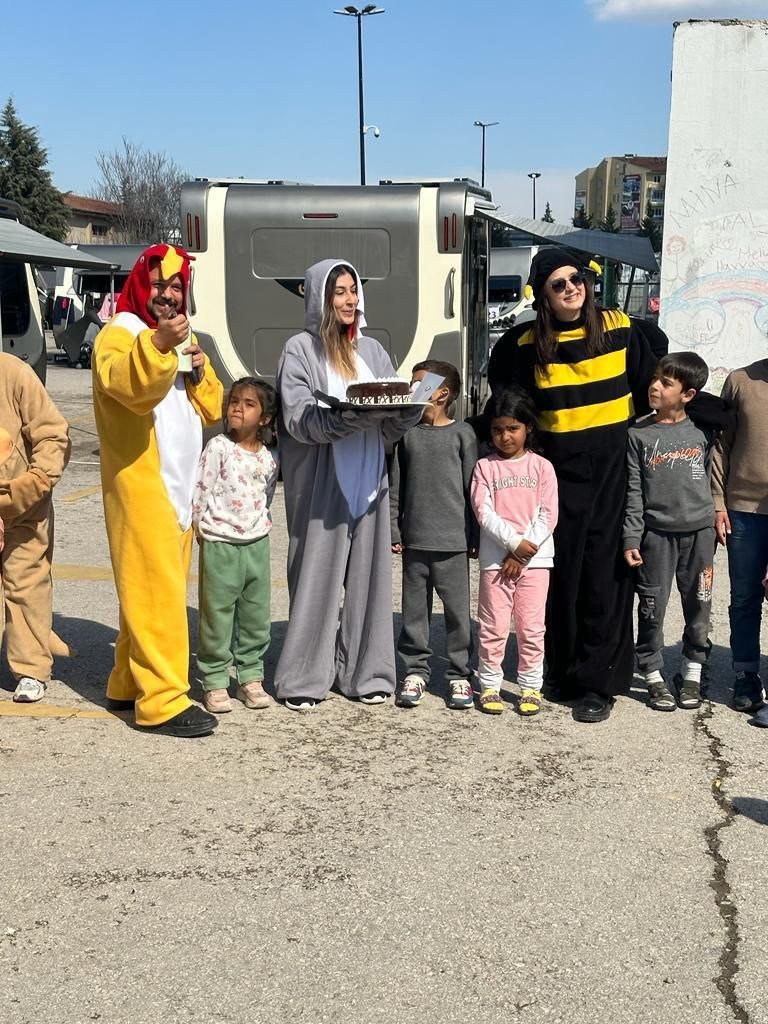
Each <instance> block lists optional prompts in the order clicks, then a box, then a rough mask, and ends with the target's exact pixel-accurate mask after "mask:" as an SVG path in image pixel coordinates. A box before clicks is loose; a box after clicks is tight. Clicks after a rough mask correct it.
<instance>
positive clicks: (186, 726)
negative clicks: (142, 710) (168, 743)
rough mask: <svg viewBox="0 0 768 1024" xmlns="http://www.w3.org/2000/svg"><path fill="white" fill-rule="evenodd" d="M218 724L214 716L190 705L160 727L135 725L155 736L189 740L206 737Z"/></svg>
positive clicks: (194, 705)
mask: <svg viewBox="0 0 768 1024" xmlns="http://www.w3.org/2000/svg"><path fill="white" fill-rule="evenodd" d="M218 724H219V720H218V718H216V716H215V715H209V714H208V712H207V711H203V709H202V708H199V707H198V706H197V705H196V704H192V705H190V706H189V707H188V708H185V709H184V711H180V712H179V713H178V715H174V716H173V718H169V719H168V721H167V722H162V723H161V724H160V725H137V726H136V728H137V729H140V730H141V732H152V733H155V734H156V735H157V736H181V737H188V738H191V737H193V736H208V735H209V733H212V732H213V730H214V729H215V728H216V726H217V725H218Z"/></svg>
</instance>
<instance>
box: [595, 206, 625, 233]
mask: <svg viewBox="0 0 768 1024" xmlns="http://www.w3.org/2000/svg"><path fill="white" fill-rule="evenodd" d="M597 226H598V228H599V229H600V230H601V231H609V232H610V233H611V234H613V235H615V234H616V233H617V232H618V231H620V230H621V229H620V227H619V224H618V222H617V220H616V211H615V210H614V208H613V203H609V204H608V209H607V210H606V211H605V216H604V217H603V219H602V220H601V221H599V222H598V225H597Z"/></svg>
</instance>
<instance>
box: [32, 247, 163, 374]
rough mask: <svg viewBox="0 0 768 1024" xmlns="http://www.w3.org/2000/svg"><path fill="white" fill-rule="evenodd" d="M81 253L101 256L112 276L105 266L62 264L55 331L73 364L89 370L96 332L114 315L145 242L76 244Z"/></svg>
mask: <svg viewBox="0 0 768 1024" xmlns="http://www.w3.org/2000/svg"><path fill="white" fill-rule="evenodd" d="M72 249H74V250H76V251H77V252H80V253H86V254H88V255H91V256H97V257H98V258H99V259H101V260H105V261H106V263H108V264H111V265H112V267H113V276H112V277H111V276H110V274H109V273H108V272H105V268H101V267H99V268H79V269H77V268H72V267H60V268H59V270H58V273H57V279H56V288H55V291H54V298H53V310H52V330H53V337H54V340H55V342H56V344H57V346H58V347H59V348H60V349H62V350H63V351H64V353H65V354H66V356H67V359H68V360H69V363H70V365H72V366H80V367H83V368H84V369H88V368H89V367H90V365H91V353H92V352H93V343H94V341H95V340H96V335H97V334H98V333H99V331H100V330H101V328H102V327H103V325H104V323H105V322H106V320H108V319H109V316H110V315H111V312H110V305H111V304H110V303H109V302H108V301H106V300H107V299H108V297H109V296H110V295H111V286H112V283H114V288H115V295H118V294H119V293H120V291H121V290H122V287H123V285H124V284H125V280H126V278H127V277H128V274H129V273H130V272H131V269H132V267H133V265H134V263H135V262H136V260H137V259H138V258H139V256H140V255H141V253H142V252H143V251H144V246H142V245H73V246H72Z"/></svg>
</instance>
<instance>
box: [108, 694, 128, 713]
mask: <svg viewBox="0 0 768 1024" xmlns="http://www.w3.org/2000/svg"><path fill="white" fill-rule="evenodd" d="M104 707H105V708H106V709H107V711H134V710H135V709H136V701H135V700H116V699H115V698H114V697H107V699H106V700H105V701H104Z"/></svg>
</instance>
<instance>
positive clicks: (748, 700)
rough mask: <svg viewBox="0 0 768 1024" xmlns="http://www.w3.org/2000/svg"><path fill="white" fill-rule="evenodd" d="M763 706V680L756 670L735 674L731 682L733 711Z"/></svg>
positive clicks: (751, 709)
mask: <svg viewBox="0 0 768 1024" xmlns="http://www.w3.org/2000/svg"><path fill="white" fill-rule="evenodd" d="M762 706H763V681H762V679H761V678H760V676H759V675H758V674H757V672H745V673H744V675H743V676H737V677H736V681H735V683H734V684H733V708H734V711H747V712H752V711H757V710H758V708H761V707H762Z"/></svg>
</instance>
